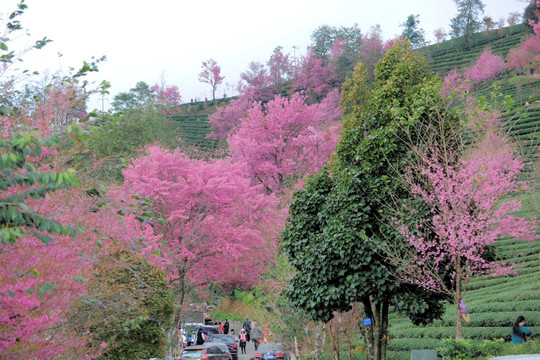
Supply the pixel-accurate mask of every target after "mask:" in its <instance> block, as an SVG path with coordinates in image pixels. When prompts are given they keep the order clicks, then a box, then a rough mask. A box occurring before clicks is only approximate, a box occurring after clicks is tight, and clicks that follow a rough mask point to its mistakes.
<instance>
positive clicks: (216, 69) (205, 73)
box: [199, 59, 225, 100]
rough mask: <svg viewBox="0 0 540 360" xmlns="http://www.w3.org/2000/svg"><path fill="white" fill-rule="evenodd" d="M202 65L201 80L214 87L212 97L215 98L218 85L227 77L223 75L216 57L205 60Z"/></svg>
mask: <svg viewBox="0 0 540 360" xmlns="http://www.w3.org/2000/svg"><path fill="white" fill-rule="evenodd" d="M201 67H202V69H203V70H202V71H201V73H200V74H199V81H200V82H202V83H206V84H208V85H210V86H211V87H212V99H213V100H215V99H216V90H217V87H218V86H219V84H221V83H222V82H223V80H224V79H225V77H224V76H221V67H220V66H219V65H218V63H217V62H216V61H215V60H214V59H209V60H207V61H203V62H202V65H201Z"/></svg>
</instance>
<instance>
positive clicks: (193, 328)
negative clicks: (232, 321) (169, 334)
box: [185, 323, 221, 346]
mask: <svg viewBox="0 0 540 360" xmlns="http://www.w3.org/2000/svg"><path fill="white" fill-rule="evenodd" d="M200 328H202V332H203V334H204V338H205V340H208V339H210V337H211V336H212V335H214V334H221V330H220V329H219V326H213V325H204V324H200V323H188V324H186V325H185V334H186V339H187V341H186V342H187V346H193V345H195V344H196V342H197V332H198V331H199V329H200Z"/></svg>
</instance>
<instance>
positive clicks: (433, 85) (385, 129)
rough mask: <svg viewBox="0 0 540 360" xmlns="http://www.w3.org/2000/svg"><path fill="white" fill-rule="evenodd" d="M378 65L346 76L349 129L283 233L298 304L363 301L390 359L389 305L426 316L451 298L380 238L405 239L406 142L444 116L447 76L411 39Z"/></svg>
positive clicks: (322, 309)
mask: <svg viewBox="0 0 540 360" xmlns="http://www.w3.org/2000/svg"><path fill="white" fill-rule="evenodd" d="M375 73H376V79H377V80H376V81H375V82H374V83H373V84H372V85H366V79H367V72H366V71H365V69H363V67H362V65H357V67H356V68H355V71H354V74H353V78H351V79H348V80H347V81H346V82H345V84H344V85H343V89H342V93H343V101H342V108H343V112H344V124H343V125H344V130H343V133H342V137H341V139H340V142H339V144H338V147H337V149H336V158H335V160H334V161H333V162H332V163H331V164H330V166H328V167H327V168H326V169H324V170H323V171H321V172H320V173H318V174H316V175H314V176H312V177H311V178H309V179H308V180H307V181H306V186H305V188H304V189H303V190H300V191H297V192H296V193H295V195H294V197H293V201H292V203H291V205H290V210H289V219H288V222H287V225H286V227H285V230H284V232H283V234H282V240H283V241H282V247H283V250H284V252H285V253H286V254H287V256H288V257H289V260H290V262H291V264H292V265H293V266H294V267H295V268H296V270H297V272H296V274H295V275H294V277H293V278H292V281H291V286H290V288H289V290H288V296H289V297H290V299H291V303H292V304H293V305H294V306H298V307H300V308H302V309H304V310H306V311H307V312H308V313H309V314H310V316H311V317H312V318H313V319H317V320H323V321H329V320H330V319H331V318H332V316H333V314H332V312H333V311H348V310H349V309H350V308H351V303H353V302H360V303H362V304H363V306H364V311H365V316H366V317H367V318H370V319H372V325H371V326H361V330H362V331H363V333H364V338H365V341H366V343H367V345H368V349H369V350H368V354H367V357H366V358H367V359H370V360H380V359H384V358H385V354H386V340H387V328H388V321H389V318H388V313H389V307H390V306H393V307H394V308H395V309H396V310H397V311H401V312H404V313H407V314H408V315H409V317H410V318H411V320H412V321H413V322H414V323H415V324H425V323H428V322H430V321H432V320H433V319H434V318H437V317H440V316H441V315H442V306H443V304H442V300H445V299H446V298H444V297H443V296H442V295H435V294H430V293H427V292H425V291H423V290H422V289H421V288H419V287H417V286H411V285H406V284H404V283H402V282H400V281H399V279H398V278H397V277H396V276H395V273H396V271H395V269H393V268H392V266H391V265H390V264H389V262H388V261H387V257H386V256H385V255H384V254H383V253H382V252H380V251H378V250H377V247H376V246H374V245H373V244H374V242H385V243H386V244H387V245H388V246H389V247H391V248H396V249H399V248H400V247H403V246H408V245H407V244H406V242H405V240H404V239H402V237H401V236H400V234H399V233H398V232H397V229H396V228H395V226H393V224H394V221H393V219H392V216H393V215H392V212H391V211H388V206H389V205H390V204H391V203H392V202H393V200H394V199H395V197H396V196H397V197H399V198H400V199H408V198H409V197H410V194H409V193H408V192H407V190H406V189H405V187H404V186H403V185H402V184H401V181H400V174H401V173H402V172H403V171H405V169H406V168H407V166H408V164H409V160H410V151H409V149H408V146H409V142H412V143H414V142H415V141H416V140H418V137H419V136H420V135H419V134H421V133H422V129H423V128H424V127H425V126H426V124H428V123H429V122H430V119H431V118H432V117H433V116H440V115H441V114H440V110H439V109H437V107H436V104H438V103H440V102H442V98H441V95H440V93H439V89H440V80H439V79H438V78H437V77H435V76H433V75H432V74H431V71H430V69H429V67H428V66H427V63H426V61H425V59H424V58H421V57H420V56H418V55H416V54H414V53H413V51H412V47H411V45H410V43H409V42H408V41H399V42H397V43H396V44H395V45H394V46H392V47H391V48H390V49H389V50H388V52H387V53H386V54H385V56H384V57H383V59H382V60H381V61H380V62H379V63H378V64H377V66H376V69H375ZM445 115H446V114H443V116H445ZM452 119H453V120H456V123H457V117H455V118H452ZM404 139H408V141H404Z"/></svg>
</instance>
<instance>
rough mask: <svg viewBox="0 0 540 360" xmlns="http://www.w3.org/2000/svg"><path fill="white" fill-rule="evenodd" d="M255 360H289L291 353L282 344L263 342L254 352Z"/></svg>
mask: <svg viewBox="0 0 540 360" xmlns="http://www.w3.org/2000/svg"><path fill="white" fill-rule="evenodd" d="M255 360H291V353H290V351H288V350H286V349H285V348H284V347H283V345H282V344H279V343H263V344H261V345H259V349H258V350H257V352H256V353H255Z"/></svg>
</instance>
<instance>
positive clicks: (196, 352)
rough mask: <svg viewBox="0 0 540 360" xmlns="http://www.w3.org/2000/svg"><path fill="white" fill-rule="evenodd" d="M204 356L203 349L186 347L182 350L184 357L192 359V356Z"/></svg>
mask: <svg viewBox="0 0 540 360" xmlns="http://www.w3.org/2000/svg"><path fill="white" fill-rule="evenodd" d="M202 357H203V351H202V350H187V349H184V351H182V356H181V358H182V359H192V358H202Z"/></svg>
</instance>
